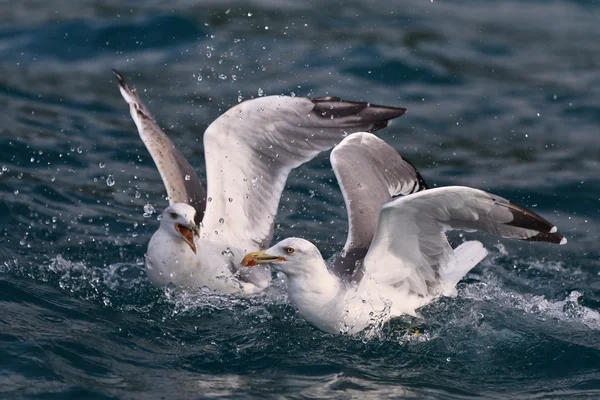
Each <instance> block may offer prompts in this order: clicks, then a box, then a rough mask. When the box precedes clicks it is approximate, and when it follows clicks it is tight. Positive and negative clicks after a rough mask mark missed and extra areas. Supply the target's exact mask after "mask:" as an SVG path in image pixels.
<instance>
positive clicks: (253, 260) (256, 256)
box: [242, 250, 287, 267]
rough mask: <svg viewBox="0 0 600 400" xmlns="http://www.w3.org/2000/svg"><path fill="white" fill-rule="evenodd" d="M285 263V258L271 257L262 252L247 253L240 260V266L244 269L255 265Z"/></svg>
mask: <svg viewBox="0 0 600 400" xmlns="http://www.w3.org/2000/svg"><path fill="white" fill-rule="evenodd" d="M281 261H287V260H286V258H285V257H279V256H272V255H270V254H267V253H265V251H264V250H260V251H255V252H253V253H248V254H246V256H245V257H244V259H243V260H242V266H244V267H254V266H255V265H257V264H269V263H272V262H281Z"/></svg>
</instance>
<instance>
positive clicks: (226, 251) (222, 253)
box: [221, 247, 233, 257]
mask: <svg viewBox="0 0 600 400" xmlns="http://www.w3.org/2000/svg"><path fill="white" fill-rule="evenodd" d="M221 255H223V256H227V257H233V252H232V251H231V249H230V248H229V247H228V248H227V250H223V251H222V252H221Z"/></svg>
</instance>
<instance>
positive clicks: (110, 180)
mask: <svg viewBox="0 0 600 400" xmlns="http://www.w3.org/2000/svg"><path fill="white" fill-rule="evenodd" d="M106 184H107V185H108V186H113V185H114V184H115V177H114V176H112V175H108V178H106Z"/></svg>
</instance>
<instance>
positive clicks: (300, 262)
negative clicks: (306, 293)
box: [242, 238, 323, 277]
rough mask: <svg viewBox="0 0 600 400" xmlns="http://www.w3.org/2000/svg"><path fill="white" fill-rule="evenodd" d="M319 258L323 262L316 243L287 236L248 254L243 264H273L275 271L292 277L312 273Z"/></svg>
mask: <svg viewBox="0 0 600 400" xmlns="http://www.w3.org/2000/svg"><path fill="white" fill-rule="evenodd" d="M317 260H318V261H320V262H323V256H321V252H320V251H319V249H317V247H316V246H315V245H314V244H312V243H311V242H309V241H308V240H304V239H300V238H287V239H284V240H282V241H281V242H279V243H277V244H276V245H275V246H273V247H271V248H270V249H267V250H261V251H255V252H253V253H248V254H246V256H245V257H244V259H243V260H242V265H243V266H244V267H253V266H255V265H258V264H271V267H272V268H273V269H274V270H275V271H280V272H283V273H284V274H286V275H287V276H288V277H290V276H294V275H299V274H303V273H305V274H310V273H311V272H312V271H311V269H312V268H311V266H312V265H313V264H314V263H315V261H317Z"/></svg>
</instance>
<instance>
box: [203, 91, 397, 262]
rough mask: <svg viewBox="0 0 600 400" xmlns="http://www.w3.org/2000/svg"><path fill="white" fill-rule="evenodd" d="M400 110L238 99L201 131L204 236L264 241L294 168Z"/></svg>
mask: <svg viewBox="0 0 600 400" xmlns="http://www.w3.org/2000/svg"><path fill="white" fill-rule="evenodd" d="M405 111H406V110H405V109H403V108H393V107H383V106H376V105H371V104H368V103H355V102H346V101H341V100H340V99H338V98H332V97H328V98H319V99H308V98H300V97H286V96H269V97H261V98H257V99H254V100H250V101H246V102H243V103H241V104H239V105H237V106H235V107H233V108H231V109H230V110H228V111H227V112H226V113H225V114H223V115H222V116H220V117H219V118H218V119H217V120H216V121H215V122H213V123H212V124H211V125H210V126H209V127H208V129H207V130H206V132H205V134H204V151H205V156H206V174H207V186H208V194H207V196H208V197H207V206H206V214H205V217H204V220H203V221H202V225H203V229H202V232H203V233H202V234H203V237H206V238H209V239H221V240H226V241H228V242H230V243H233V244H235V245H236V246H237V247H239V248H240V249H243V250H245V251H252V250H256V249H258V248H261V247H264V246H266V245H267V244H268V243H269V242H270V240H271V237H272V233H273V221H274V218H275V215H276V213H277V207H278V205H279V199H280V197H281V192H282V191H283V187H284V185H285V181H286V179H287V177H288V174H289V172H290V171H291V170H292V168H295V167H298V166H299V165H301V164H303V163H305V162H306V161H309V160H311V159H312V158H313V157H315V156H316V155H317V154H318V153H319V152H321V151H324V150H328V149H330V148H331V147H333V146H334V145H336V144H337V143H339V142H340V141H341V140H342V139H343V138H344V137H345V136H347V135H348V134H351V133H353V132H357V131H365V130H375V129H379V128H383V127H385V126H386V125H387V122H388V120H389V119H391V118H395V117H398V116H400V115H402V114H404V112H405Z"/></svg>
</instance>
